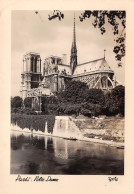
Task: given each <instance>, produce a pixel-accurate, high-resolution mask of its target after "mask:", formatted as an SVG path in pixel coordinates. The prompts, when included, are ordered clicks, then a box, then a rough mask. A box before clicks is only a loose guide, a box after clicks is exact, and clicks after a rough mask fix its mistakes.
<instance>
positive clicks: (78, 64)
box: [77, 57, 105, 66]
mask: <svg viewBox="0 0 134 194" xmlns="http://www.w3.org/2000/svg"><path fill="white" fill-rule="evenodd" d="M102 59H105V58H104V57H103V58H100V59H95V60H92V61H88V62H85V63H81V64H78V65H77V66H80V65H84V64H87V63H92V62H94V61H99V60H102Z"/></svg>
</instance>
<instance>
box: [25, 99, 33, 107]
mask: <svg viewBox="0 0 134 194" xmlns="http://www.w3.org/2000/svg"><path fill="white" fill-rule="evenodd" d="M24 106H25V107H28V108H32V98H31V97H27V98H25V99H24Z"/></svg>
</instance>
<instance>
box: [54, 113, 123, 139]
mask: <svg viewBox="0 0 134 194" xmlns="http://www.w3.org/2000/svg"><path fill="white" fill-rule="evenodd" d="M124 121H125V120H124V118H116V117H103V118H94V119H93V118H87V119H75V118H73V117H70V116H56V118H55V129H54V131H55V135H57V136H61V137H73V138H74V137H76V138H81V137H87V138H95V139H101V140H111V141H116V142H123V141H124Z"/></svg>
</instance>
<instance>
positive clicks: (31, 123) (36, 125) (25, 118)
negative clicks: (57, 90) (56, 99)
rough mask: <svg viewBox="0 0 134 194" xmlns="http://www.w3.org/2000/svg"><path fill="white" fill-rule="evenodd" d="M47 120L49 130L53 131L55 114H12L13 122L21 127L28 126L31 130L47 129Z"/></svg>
mask: <svg viewBox="0 0 134 194" xmlns="http://www.w3.org/2000/svg"><path fill="white" fill-rule="evenodd" d="M46 122H47V128H48V132H49V133H50V132H52V131H53V127H54V122H55V116H54V115H26V114H18V113H17V114H15V113H12V114H11V124H14V125H18V126H19V127H20V128H22V129H24V128H28V129H30V130H32V129H34V130H36V131H37V130H40V131H42V132H44V131H45V125H46Z"/></svg>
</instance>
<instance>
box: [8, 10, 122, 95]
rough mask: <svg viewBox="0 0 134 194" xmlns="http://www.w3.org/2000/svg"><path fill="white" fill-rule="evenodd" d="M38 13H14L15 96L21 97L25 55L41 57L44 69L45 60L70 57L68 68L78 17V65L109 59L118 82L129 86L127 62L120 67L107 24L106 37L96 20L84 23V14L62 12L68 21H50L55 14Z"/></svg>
mask: <svg viewBox="0 0 134 194" xmlns="http://www.w3.org/2000/svg"><path fill="white" fill-rule="evenodd" d="M38 12H39V14H35V11H34V10H30V11H28V10H24V11H23V10H22V11H20V10H19V11H12V20H11V96H17V95H20V88H21V73H22V67H23V62H22V60H23V55H24V54H25V53H26V52H28V51H30V52H37V53H40V56H41V59H42V68H43V62H44V59H45V58H46V57H48V56H50V55H56V56H60V57H61V56H62V54H67V64H69V62H70V61H69V60H70V51H71V45H72V40H73V23H74V13H75V18H76V45H77V54H78V64H80V63H84V62H88V61H91V60H96V59H99V58H102V57H104V49H105V50H106V53H105V56H106V60H107V62H108V64H109V65H110V67H111V69H112V70H113V71H114V72H115V76H116V79H117V81H118V82H119V83H120V84H122V85H124V84H125V68H124V66H125V59H123V61H122V67H118V61H116V60H115V53H114V52H113V48H114V46H115V41H114V39H115V37H114V35H113V33H112V27H111V26H110V24H109V23H108V22H107V21H105V26H106V33H105V34H104V35H101V33H100V30H99V29H98V28H94V27H93V25H92V19H88V18H87V19H85V20H84V21H83V22H80V20H79V16H80V15H81V13H82V12H83V11H62V12H63V13H64V19H63V20H61V21H59V20H58V19H53V20H51V21H50V20H48V15H51V14H52V11H43V10H40V11H38Z"/></svg>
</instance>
